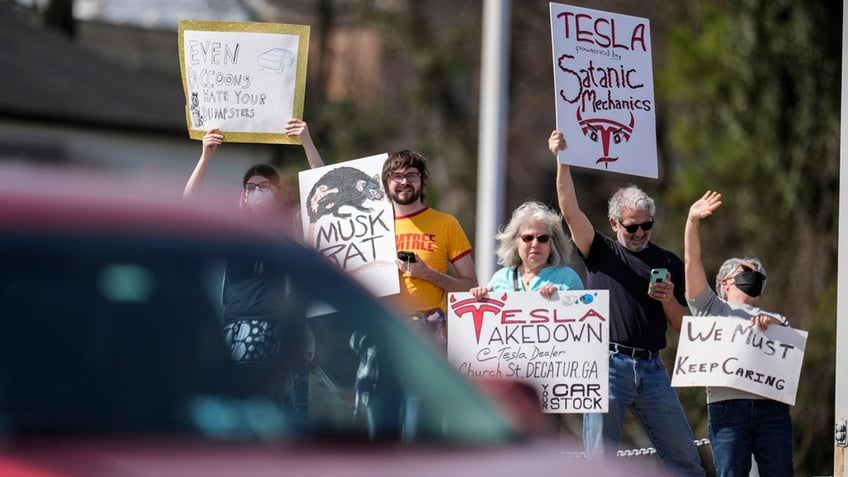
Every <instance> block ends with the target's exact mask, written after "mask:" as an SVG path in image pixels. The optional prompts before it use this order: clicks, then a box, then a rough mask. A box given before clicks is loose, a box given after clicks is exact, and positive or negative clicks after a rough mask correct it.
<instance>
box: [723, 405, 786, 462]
mask: <svg viewBox="0 0 848 477" xmlns="http://www.w3.org/2000/svg"><path fill="white" fill-rule="evenodd" d="M707 411H708V412H709V424H708V429H709V438H710V445H711V446H712V448H713V461H714V462H715V468H716V475H718V476H719V477H734V476H740V477H748V474H749V473H750V471H751V454H753V455H754V458H755V459H757V467H758V468H759V471H760V475H767V476H769V477H782V476H791V475H792V473H793V464H792V420H791V418H790V417H789V406H788V405H786V404H784V403H782V402H778V401H772V400H770V399H730V400H728V401H719V402H715V403H712V404H710V405H708V406H707Z"/></svg>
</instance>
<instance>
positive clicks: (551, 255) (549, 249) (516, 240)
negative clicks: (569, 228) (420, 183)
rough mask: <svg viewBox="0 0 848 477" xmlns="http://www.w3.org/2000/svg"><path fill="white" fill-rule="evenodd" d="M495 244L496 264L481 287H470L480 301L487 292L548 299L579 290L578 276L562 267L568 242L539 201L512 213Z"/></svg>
mask: <svg viewBox="0 0 848 477" xmlns="http://www.w3.org/2000/svg"><path fill="white" fill-rule="evenodd" d="M495 238H496V239H497V240H498V241H499V242H500V246H499V247H498V264H499V265H503V268H501V269H500V270H498V271H497V272H495V274H494V275H492V279H491V280H489V283H488V285H487V286H485V287H482V286H481V287H474V288H472V289H471V290H469V291H470V292H471V294H472V295H474V296H475V297H476V298H478V299H480V298H482V297H484V296H486V294H487V293H488V292H490V291H528V290H532V291H539V292H540V293H541V295H542V296H543V297H545V298H551V297H552V296H553V295H554V293H555V292H556V291H557V290H579V289H581V288H583V281H582V280H581V279H580V275H578V274H577V272H576V271H574V269H573V268H571V267H569V266H567V265H566V263H567V262H568V259H569V257H570V255H571V243H570V242H569V240H568V237H566V235H565V231H564V230H563V229H562V217H560V216H559V214H556V213H555V212H554V211H552V210H551V209H549V208H548V207H547V206H546V205H544V204H542V203H541V202H533V201H529V202H525V203H523V204H521V205H520V206H518V208H517V209H515V211H513V213H512V218H511V219H510V221H509V223H508V224H507V225H506V227H504V228H503V230H501V232H500V233H498V234H497V236H496V237H495Z"/></svg>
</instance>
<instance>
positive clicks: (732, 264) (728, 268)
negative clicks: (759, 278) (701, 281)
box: [715, 257, 767, 300]
mask: <svg viewBox="0 0 848 477" xmlns="http://www.w3.org/2000/svg"><path fill="white" fill-rule="evenodd" d="M743 263H750V264H751V265H753V266H754V268H755V269H756V271H758V272H760V273H762V274H763V275H766V267H764V266H763V264H762V263H760V260H759V259H758V258H753V257H745V258H738V257H733V258H728V259H727V260H725V261H724V263H722V264H721V268H719V269H718V273H716V283H715V288H716V295H718V297H719V298H721V299H722V300H727V292H726V291H725V290H724V287H723V286H721V281H722V280H724V279H725V278H728V277H729V276H730V274H732V273H733V272H734V271H735V270H736V269H737V268H739V265H742V264H743ZM766 276H767V275H766ZM765 289H766V284H765V282H763V291H765Z"/></svg>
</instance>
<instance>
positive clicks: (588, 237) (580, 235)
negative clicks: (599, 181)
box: [548, 130, 595, 256]
mask: <svg viewBox="0 0 848 477" xmlns="http://www.w3.org/2000/svg"><path fill="white" fill-rule="evenodd" d="M566 147H568V146H567V145H566V142H565V137H563V135H562V133H561V132H559V131H556V130H555V131H554V132H552V133H551V137H549V138H548V149H549V150H550V151H551V154H553V155H554V157H556V155H557V152H559V151H564V150H565V149H566ZM556 190H557V200H558V201H559V209H560V211H561V212H562V217H563V218H564V219H565V223H566V225H568V230H569V231H570V232H571V241H572V242H574V246H576V247H577V249H578V250H579V251H580V253H581V254H583V255H584V256H586V255H588V253H589V248H590V247H591V246H592V240H593V239H594V238H595V228H594V227H592V222H590V221H589V217H586V214H585V213H584V212H583V211H582V210H580V204H578V203H577V192H575V190H574V181H573V180H572V179H571V167H570V166H569V165H568V164H562V163H559V162H558V165H557V178H556Z"/></svg>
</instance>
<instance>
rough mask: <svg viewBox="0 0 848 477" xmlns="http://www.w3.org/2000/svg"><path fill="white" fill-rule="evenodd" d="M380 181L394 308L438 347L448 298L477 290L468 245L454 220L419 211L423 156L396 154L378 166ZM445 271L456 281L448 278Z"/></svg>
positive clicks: (424, 177) (423, 179)
mask: <svg viewBox="0 0 848 477" xmlns="http://www.w3.org/2000/svg"><path fill="white" fill-rule="evenodd" d="M382 176H383V187H384V188H385V190H386V193H387V194H388V196H389V198H391V200H392V204H393V205H394V212H395V240H396V242H397V249H398V255H399V257H398V260H397V266H398V274H399V279H400V293H399V294H398V295H396V298H397V299H396V302H395V305H396V306H397V307H398V309H399V310H401V311H402V312H403V313H406V314H408V315H410V316H411V317H412V319H413V320H421V321H423V322H426V323H427V324H428V325H429V327H430V328H431V329H432V331H433V333H434V334H435V336H436V339H437V341H443V340H444V339H445V329H444V320H445V318H444V317H445V311H446V306H447V303H446V297H447V293H448V292H454V291H468V290H470V289H471V288H474V287H476V286H477V272H476V271H475V269H474V260H473V259H472V257H471V243H470V242H469V241H468V237H467V236H466V235H465V232H464V231H463V230H462V226H460V224H459V221H457V220H456V218H455V217H454V216H452V215H450V214H446V213H444V212H439V211H438V210H435V209H432V208H430V207H427V206H426V205H424V202H423V200H424V197H425V194H424V186H425V185H426V183H427V160H426V159H425V158H424V156H422V155H421V154H418V153H416V152H413V151H409V150H403V151H398V152H395V153H393V154H391V155H390V156H389V158H388V159H386V162H385V163H384V164H383V174H382ZM450 265H452V266H453V269H454V271H455V273H456V276H454V275H451V274H449V273H448V268H449V266H450Z"/></svg>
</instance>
